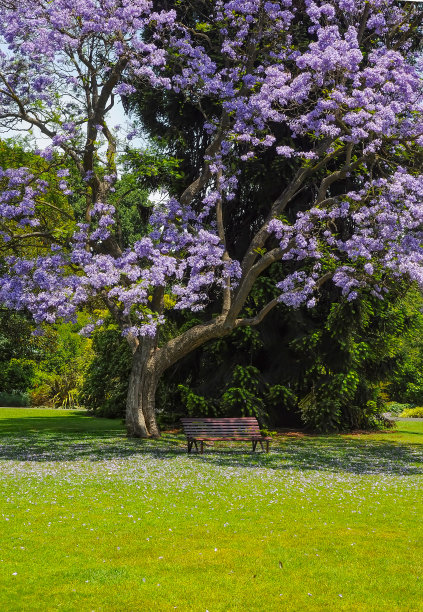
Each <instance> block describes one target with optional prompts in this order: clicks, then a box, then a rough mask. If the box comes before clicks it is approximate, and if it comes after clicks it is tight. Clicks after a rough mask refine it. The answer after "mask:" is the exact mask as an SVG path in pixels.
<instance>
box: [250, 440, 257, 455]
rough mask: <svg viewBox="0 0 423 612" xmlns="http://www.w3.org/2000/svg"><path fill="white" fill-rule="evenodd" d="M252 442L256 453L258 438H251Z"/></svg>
mask: <svg viewBox="0 0 423 612" xmlns="http://www.w3.org/2000/svg"><path fill="white" fill-rule="evenodd" d="M251 442H252V443H253V453H254V451H255V450H256V447H257V440H251Z"/></svg>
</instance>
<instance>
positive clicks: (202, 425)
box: [181, 417, 271, 453]
mask: <svg viewBox="0 0 423 612" xmlns="http://www.w3.org/2000/svg"><path fill="white" fill-rule="evenodd" d="M181 421H182V426H183V428H184V433H185V435H186V437H187V441H188V452H189V453H190V452H191V451H192V447H193V446H195V449H196V451H197V453H198V452H199V451H198V444H197V442H199V443H200V453H203V452H204V442H208V441H213V442H214V441H215V440H235V441H239V442H241V441H245V440H251V442H252V444H253V452H254V451H255V450H256V447H257V444H258V443H259V442H260V445H261V448H262V449H263V450H264V445H263V443H264V442H265V443H266V452H267V453H268V452H269V442H270V440H271V438H268V437H266V436H262V435H261V433H260V429H259V424H258V422H257V419H256V418H255V417H243V418H238V419H205V418H204V419H189V418H185V419H181Z"/></svg>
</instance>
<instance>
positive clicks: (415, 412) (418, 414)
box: [400, 406, 423, 419]
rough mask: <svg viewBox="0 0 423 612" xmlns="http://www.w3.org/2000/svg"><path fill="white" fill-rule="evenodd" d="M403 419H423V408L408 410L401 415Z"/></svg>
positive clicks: (417, 407)
mask: <svg viewBox="0 0 423 612" xmlns="http://www.w3.org/2000/svg"><path fill="white" fill-rule="evenodd" d="M400 416H401V417H406V418H408V419H423V406H416V408H407V410H403V411H402V412H401V414H400Z"/></svg>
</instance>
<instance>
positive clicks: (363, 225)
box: [0, 0, 423, 436]
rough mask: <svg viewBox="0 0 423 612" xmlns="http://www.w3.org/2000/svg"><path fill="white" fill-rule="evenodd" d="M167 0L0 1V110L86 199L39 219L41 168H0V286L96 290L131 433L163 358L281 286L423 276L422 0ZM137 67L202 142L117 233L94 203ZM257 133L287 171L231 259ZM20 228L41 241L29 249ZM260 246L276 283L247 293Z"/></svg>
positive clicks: (93, 295)
mask: <svg viewBox="0 0 423 612" xmlns="http://www.w3.org/2000/svg"><path fill="white" fill-rule="evenodd" d="M169 4H170V6H171V7H172V6H173V5H174V7H175V8H177V7H178V3H177V2H175V3H168V5H169ZM168 5H167V6H164V8H163V6H162V3H157V5H156V4H155V3H154V2H149V1H146V0H72V1H71V0H51V1H50V2H43V1H42V0H31V1H28V0H23V1H21V2H19V3H15V2H14V0H7V2H6V1H5V0H1V1H0V7H1V9H0V29H1V36H2V43H3V44H2V46H1V51H0V81H1V83H0V121H1V122H2V124H3V126H6V127H17V126H18V127H22V125H27V126H32V127H34V128H37V129H38V130H39V131H40V132H41V134H42V135H43V136H44V137H45V138H46V139H48V145H47V146H46V147H45V148H44V149H43V150H40V152H39V154H40V155H41V156H43V157H44V158H45V159H47V160H48V161H50V162H51V164H52V167H54V164H58V170H57V174H58V176H59V178H60V179H61V180H60V185H61V189H62V191H63V193H64V194H65V195H68V197H69V199H70V201H72V198H75V197H76V195H77V196H78V201H80V197H81V193H83V194H84V197H85V213H84V214H85V219H84V220H83V222H80V223H78V227H76V228H75V231H74V232H73V234H72V235H71V236H68V235H66V232H57V231H55V228H54V227H52V225H51V223H49V215H48V214H46V210H47V209H48V202H47V204H46V202H45V193H46V191H47V185H46V184H45V180H43V179H40V178H38V177H37V176H36V175H35V174H34V173H30V172H29V171H28V170H27V169H25V168H19V169H8V168H4V169H3V170H2V171H1V203H0V219H1V221H0V223H1V226H0V230H1V236H2V238H3V240H5V241H6V242H9V243H11V244H13V245H14V254H13V255H11V256H10V257H8V259H7V262H6V266H5V271H4V273H3V274H2V276H1V280H0V300H1V301H2V302H3V303H4V304H5V305H6V306H7V307H8V308H14V309H18V310H26V311H29V312H30V313H31V314H32V315H33V317H34V318H35V320H36V321H37V322H42V321H47V322H49V321H55V320H56V319H57V318H63V319H72V318H73V317H75V313H76V312H77V310H78V309H79V308H81V307H82V306H83V305H85V304H87V303H90V302H91V303H93V302H95V301H97V302H101V303H102V304H103V305H104V306H107V308H108V309H109V310H110V312H111V313H112V314H113V316H114V317H115V319H116V321H117V322H118V323H119V325H120V326H121V328H122V331H123V333H124V334H125V335H126V337H127V339H128V342H129V344H130V346H131V349H132V354H133V365H132V371H131V375H130V383H129V391H128V398H127V417H126V418H127V427H128V433H129V434H130V435H135V436H147V435H153V436H156V435H158V434H159V432H158V428H157V425H156V420H155V411H154V396H155V390H156V386H157V382H158V380H159V378H160V376H161V375H162V374H163V372H164V371H165V370H166V369H167V368H169V366H171V365H172V364H174V363H175V362H177V361H178V360H179V359H180V358H182V357H183V356H185V355H187V354H188V353H189V352H191V351H193V350H194V349H195V348H197V347H199V346H201V345H202V344H204V343H205V342H207V341H208V340H210V339H213V338H218V337H222V336H224V335H226V334H228V333H230V332H231V331H232V330H234V329H236V328H239V327H241V326H249V325H257V324H258V323H260V322H261V321H262V320H263V318H264V317H265V316H266V315H267V314H268V313H269V312H270V311H271V310H272V309H273V308H274V307H275V306H277V305H278V304H279V303H280V302H283V303H285V304H286V305H289V306H292V307H298V306H300V305H307V306H308V307H309V308H312V307H313V306H314V305H315V303H316V300H317V299H318V297H319V289H320V288H321V287H322V284H323V283H325V282H332V283H334V284H335V285H336V286H337V287H338V288H339V290H340V291H341V292H342V295H343V296H344V299H346V300H354V299H355V298H356V296H357V295H358V293H359V292H363V291H370V292H372V293H373V294H374V295H376V296H378V297H380V298H381V299H382V298H383V295H384V293H385V291H387V289H388V287H389V285H390V283H392V282H393V281H395V279H396V278H399V277H404V276H405V277H407V278H408V279H410V281H416V282H417V283H419V284H421V285H423V248H422V244H423V243H422V240H423V232H422V230H423V226H422V222H423V207H422V197H423V174H421V172H420V171H419V169H418V166H419V164H418V163H416V160H418V158H419V157H420V151H421V147H422V145H423V122H422V118H423V117H422V108H421V104H422V79H421V69H422V61H421V59H420V55H419V46H420V34H421V33H420V23H421V14H420V13H419V8H418V5H416V4H414V3H398V4H393V3H392V2H387V1H386V0H369V1H364V0H333V1H332V2H330V3H329V2H324V1H313V0H304V1H301V0H281V1H274V2H266V1H263V0H242V1H240V0H232V1H223V0H218V1H216V2H215V3H214V6H213V11H211V12H210V11H207V18H206V20H205V21H204V22H200V21H199V22H198V23H197V24H196V26H195V27H192V23H191V22H190V25H187V24H185V23H184V19H183V15H182V16H181V15H180V14H179V13H178V12H177V11H176V10H174V9H173V8H170V9H169V6H168ZM304 31H306V32H307V36H306V37H305V36H304V35H303V33H304ZM137 79H140V80H143V81H144V83H147V84H148V87H150V88H165V89H166V90H172V91H173V92H175V93H177V94H178V95H180V96H181V98H183V99H189V100H190V102H191V103H193V104H195V105H196V107H197V108H198V109H199V110H200V112H202V113H203V116H204V123H205V128H206V132H207V134H208V146H207V149H206V152H205V155H204V160H203V166H202V169H201V170H200V171H199V173H198V176H197V177H196V178H195V179H194V180H193V181H192V183H190V184H189V185H188V186H187V187H185V188H184V189H183V191H182V192H181V193H180V194H179V196H178V197H172V198H168V200H167V201H166V202H164V203H158V204H156V205H154V206H153V207H152V209H151V215H150V218H149V230H148V233H147V234H146V235H145V237H143V238H142V239H140V240H137V241H135V242H134V244H132V245H131V246H130V247H129V248H126V249H125V250H122V249H121V248H120V246H119V244H118V241H117V240H116V236H115V234H114V230H113V224H114V212H115V211H114V208H113V206H112V205H111V203H110V199H111V198H110V194H111V193H113V190H114V189H115V188H116V187H115V185H116V182H117V181H118V171H119V168H118V167H117V166H116V150H117V142H118V136H117V133H116V131H115V130H114V129H112V128H111V126H110V125H109V124H108V121H107V113H108V111H109V110H110V109H111V107H112V106H113V104H114V101H115V98H116V97H118V96H124V97H125V96H128V95H129V94H130V93H131V92H132V91H133V89H134V85H133V83H134V82H135V81H136V80H137ZM210 100H212V101H213V103H212V104H211V103H210ZM203 101H207V104H203ZM287 141H289V142H290V144H287ZM267 148H274V150H275V151H276V153H277V155H278V156H279V157H280V159H281V165H282V166H284V164H286V165H287V166H289V168H291V169H292V172H291V174H292V179H290V180H289V181H288V182H286V176H287V174H289V173H287V172H286V171H281V173H280V175H279V174H278V173H277V172H275V176H274V177H273V180H274V183H275V190H276V192H277V193H278V195H277V196H276V197H275V198H274V199H273V200H271V201H269V202H265V203H264V204H265V206H261V207H260V211H259V212H258V214H257V217H256V218H255V219H254V220H253V222H252V224H251V240H250V243H249V245H248V247H247V248H246V250H245V252H244V253H243V254H242V256H241V257H239V256H238V258H237V259H236V258H235V257H234V253H231V251H230V249H228V248H227V242H226V234H225V228H226V223H227V221H228V220H227V214H226V212H225V211H226V210H227V207H228V202H231V201H232V200H233V199H234V196H235V194H236V191H237V181H238V178H237V177H238V176H239V172H240V169H241V168H242V166H243V165H244V164H249V163H250V160H254V157H255V156H256V155H259V154H260V153H261V152H262V151H263V150H265V149H267ZM75 176H77V177H78V179H77V180H76V179H75ZM71 179H72V180H71ZM74 185H75V187H74V189H76V190H77V191H78V193H77V194H72V188H73V186H74ZM240 205H241V206H245V207H248V202H245V203H244V204H243V203H241V204H240ZM263 211H265V212H263ZM27 240H38V243H37V244H38V251H37V253H36V254H35V255H34V256H32V257H31V258H29V257H27V256H26V257H25V254H24V249H23V248H22V246H21V245H24V244H25V241H27ZM275 262H279V263H282V264H283V265H279V266H278V269H280V278H279V280H278V282H277V283H276V288H275V291H276V293H275V297H273V298H272V299H271V300H270V301H269V302H268V303H266V304H265V305H264V307H263V306H262V307H260V309H258V310H256V311H254V310H253V309H252V308H251V304H249V306H248V309H245V305H246V302H247V300H248V298H249V295H250V294H251V291H252V290H253V288H254V286H255V284H256V282H257V281H258V279H259V278H260V276H261V275H263V274H264V273H265V272H266V270H268V269H269V267H270V266H271V265H272V264H274V263H275ZM207 304H214V310H215V312H213V313H212V316H211V318H210V319H209V320H202V321H201V322H197V323H193V324H192V326H191V327H190V328H189V329H185V330H184V331H183V332H181V333H179V334H178V335H176V336H175V337H173V338H171V339H170V340H167V341H163V342H161V341H160V338H159V331H160V326H161V325H162V323H163V322H164V321H165V316H166V310H170V309H189V310H191V311H200V310H202V309H204V308H205V307H206V306H207Z"/></svg>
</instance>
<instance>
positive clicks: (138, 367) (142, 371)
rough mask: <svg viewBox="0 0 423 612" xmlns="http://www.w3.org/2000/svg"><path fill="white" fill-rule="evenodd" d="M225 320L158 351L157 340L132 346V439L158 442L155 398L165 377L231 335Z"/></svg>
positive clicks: (208, 324)
mask: <svg viewBox="0 0 423 612" xmlns="http://www.w3.org/2000/svg"><path fill="white" fill-rule="evenodd" d="M223 321H224V318H223V317H222V318H219V317H217V318H215V319H213V320H211V321H208V322H206V323H203V324H200V325H196V326H195V327H193V328H191V329H189V330H187V331H186V332H184V333H183V334H181V335H180V336H177V337H176V338H173V339H172V340H169V341H168V342H167V343H166V344H165V345H164V346H162V347H160V348H158V347H157V338H148V337H144V338H142V339H141V340H140V342H139V344H138V345H136V344H132V345H131V346H132V347H133V348H132V350H133V358H132V359H133V360H132V370H131V374H130V377H129V387H128V395H127V399H126V428H127V433H128V436H131V437H135V438H148V437H153V438H158V437H159V436H160V431H159V428H158V426H157V422H156V411H155V395H156V389H157V384H158V382H159V380H160V377H161V375H162V374H163V372H164V371H165V370H167V368H169V367H170V366H171V365H173V364H174V363H176V361H178V360H179V359H181V358H182V357H184V356H185V355H188V353H190V352H191V351H193V350H194V349H196V348H198V347H199V346H201V345H202V344H204V343H205V342H207V341H208V340H211V339H212V338H217V337H220V336H224V335H226V334H228V333H229V332H230V331H231V329H232V328H229V327H228V328H226V327H225V326H224V325H223Z"/></svg>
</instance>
